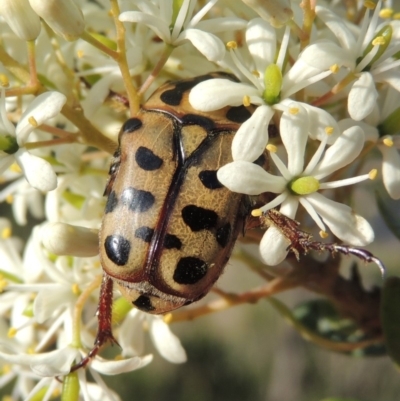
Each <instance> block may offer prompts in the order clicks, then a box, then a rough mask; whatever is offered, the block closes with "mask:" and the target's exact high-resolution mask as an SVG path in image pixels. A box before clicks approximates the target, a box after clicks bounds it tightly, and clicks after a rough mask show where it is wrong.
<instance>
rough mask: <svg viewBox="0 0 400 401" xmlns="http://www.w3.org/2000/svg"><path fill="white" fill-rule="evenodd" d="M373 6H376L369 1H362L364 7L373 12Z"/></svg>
mask: <svg viewBox="0 0 400 401" xmlns="http://www.w3.org/2000/svg"><path fill="white" fill-rule="evenodd" d="M375 6H376V4H375V3H374V2H373V1H371V0H366V1H364V7H365V8H368V10H374V9H375Z"/></svg>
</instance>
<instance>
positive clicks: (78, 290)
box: [71, 283, 81, 295]
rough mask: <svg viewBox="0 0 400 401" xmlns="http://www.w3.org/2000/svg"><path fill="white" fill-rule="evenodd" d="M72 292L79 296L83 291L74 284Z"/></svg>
mask: <svg viewBox="0 0 400 401" xmlns="http://www.w3.org/2000/svg"><path fill="white" fill-rule="evenodd" d="M71 290H72V293H73V294H74V295H79V294H80V293H81V289H80V288H79V284H78V283H74V284H72V287H71Z"/></svg>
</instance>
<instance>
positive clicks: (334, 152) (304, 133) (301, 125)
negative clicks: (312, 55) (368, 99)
mask: <svg viewBox="0 0 400 401" xmlns="http://www.w3.org/2000/svg"><path fill="white" fill-rule="evenodd" d="M279 128H280V134H281V138H282V141H283V144H284V145H285V149H286V152H287V154H288V162H287V166H285V165H284V164H283V162H282V161H281V160H280V159H279V157H278V156H277V155H276V154H275V153H274V152H270V156H271V159H272V161H273V162H274V163H275V165H276V166H277V168H278V170H279V171H280V173H281V176H275V175H272V174H270V173H268V172H267V171H265V170H264V169H263V168H262V167H260V166H258V165H256V164H253V163H251V162H250V161H247V160H238V159H236V160H234V161H233V162H232V163H229V164H227V165H225V166H223V167H221V168H220V169H219V171H218V179H219V181H221V183H222V184H224V185H225V186H226V187H228V188H229V189H230V190H231V191H234V192H240V193H245V194H248V195H258V194H260V193H263V192H272V193H275V194H277V196H276V198H275V199H274V200H272V201H271V202H269V203H267V204H266V205H265V206H263V207H261V208H260V210H261V211H262V212H266V211H267V210H269V209H272V208H274V207H276V206H278V205H281V208H280V212H281V213H283V214H284V215H286V216H288V217H290V218H295V216H296V212H297V208H298V206H299V204H301V205H302V206H303V207H304V208H305V209H306V211H307V212H308V214H309V215H310V216H311V218H312V219H313V220H314V222H315V223H316V224H317V226H318V227H319V228H320V229H321V231H322V232H323V233H325V232H326V227H325V225H327V226H328V227H329V228H330V230H331V231H332V233H333V234H334V235H335V236H337V237H338V238H340V239H341V240H343V241H346V242H348V243H350V244H353V245H356V246H363V245H366V244H369V243H370V242H372V241H373V239H374V232H373V230H372V228H371V226H370V225H369V223H368V222H367V220H365V219H364V218H363V217H361V216H359V215H357V214H355V213H354V211H353V210H352V209H351V208H350V207H349V206H347V205H344V204H341V203H338V202H335V201H332V200H330V199H328V198H326V197H325V196H323V195H322V194H320V193H319V192H318V191H319V190H324V189H333V188H337V187H341V186H344V185H351V184H355V183H357V182H360V181H363V180H365V179H368V178H369V175H368V174H366V175H363V176H358V177H352V178H348V179H344V180H340V181H332V182H321V180H323V179H324V178H326V177H327V176H329V175H331V174H332V173H333V172H335V171H337V170H338V169H340V168H342V167H344V166H347V165H348V164H349V163H351V162H352V161H353V160H354V159H355V158H356V157H357V156H358V155H359V154H360V152H361V150H362V148H363V145H364V133H363V131H362V130H361V129H360V128H359V127H353V128H349V129H348V130H346V131H344V132H343V133H342V134H341V136H339V138H338V139H337V140H336V141H335V142H334V144H333V145H331V146H330V147H329V148H328V149H327V150H326V152H325V154H324V155H323V152H324V150H325V146H326V143H327V138H326V139H325V140H323V141H322V142H321V144H320V145H319V147H318V149H317V151H316V152H315V154H314V156H313V157H312V158H311V160H310V161H309V162H308V164H307V165H306V167H304V163H305V160H304V152H305V149H306V144H307V138H308V131H309V129H310V127H309V118H308V114H307V112H306V110H305V109H304V108H303V107H302V105H301V104H299V103H291V105H290V110H289V111H287V112H286V111H285V112H284V113H283V114H282V118H281V122H280V127H279ZM287 246H288V242H287V240H285V238H284V237H283V234H281V233H280V232H279V231H278V229H277V228H275V227H271V228H270V229H268V230H267V232H266V234H265V235H264V237H263V239H262V240H261V243H260V251H261V255H262V257H263V259H264V261H265V262H266V263H267V264H269V265H275V264H277V263H280V262H281V261H282V260H283V259H284V258H285V257H286V254H287Z"/></svg>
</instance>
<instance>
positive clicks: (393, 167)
mask: <svg viewBox="0 0 400 401" xmlns="http://www.w3.org/2000/svg"><path fill="white" fill-rule="evenodd" d="M379 149H380V151H381V152H382V156H383V162H382V178H383V183H384V185H385V188H386V191H387V192H388V194H389V195H390V197H391V198H393V199H400V156H399V151H398V149H396V148H395V147H394V146H390V147H389V146H385V145H380V146H379Z"/></svg>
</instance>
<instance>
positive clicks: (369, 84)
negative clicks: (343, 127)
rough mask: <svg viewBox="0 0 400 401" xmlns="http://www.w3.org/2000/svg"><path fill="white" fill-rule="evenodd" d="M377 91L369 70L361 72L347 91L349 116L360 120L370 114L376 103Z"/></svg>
mask: <svg viewBox="0 0 400 401" xmlns="http://www.w3.org/2000/svg"><path fill="white" fill-rule="evenodd" d="M377 98H378V92H377V90H376V88H375V82H374V79H373V77H372V75H371V74H370V73H369V72H363V73H361V75H360V78H358V80H357V81H356V82H355V83H354V84H353V86H352V88H351V89H350V92H349V97H348V100H347V106H348V110H349V114H350V117H351V118H352V119H353V120H356V121H360V120H362V119H363V118H365V117H366V116H367V115H368V114H370V113H371V112H372V110H373V108H374V106H375V104H376V99H377Z"/></svg>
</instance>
